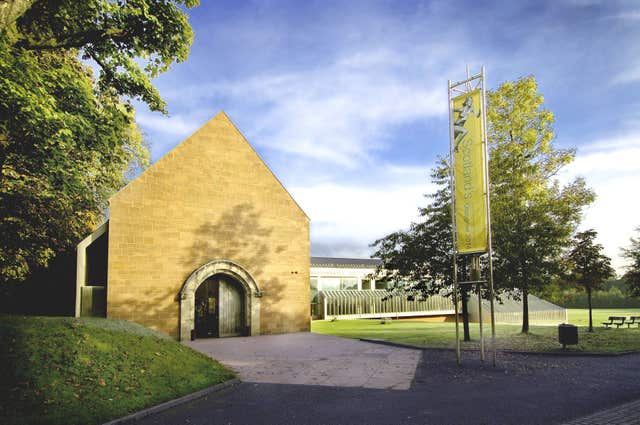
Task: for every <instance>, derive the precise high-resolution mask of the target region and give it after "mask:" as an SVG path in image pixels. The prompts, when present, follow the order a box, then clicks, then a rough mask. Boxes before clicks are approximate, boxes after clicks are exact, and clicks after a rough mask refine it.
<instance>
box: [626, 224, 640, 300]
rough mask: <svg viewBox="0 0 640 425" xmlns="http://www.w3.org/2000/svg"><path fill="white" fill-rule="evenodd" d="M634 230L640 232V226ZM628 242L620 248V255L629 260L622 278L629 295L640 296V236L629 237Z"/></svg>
mask: <svg viewBox="0 0 640 425" xmlns="http://www.w3.org/2000/svg"><path fill="white" fill-rule="evenodd" d="M636 232H638V233H640V227H638V228H636ZM630 242H631V245H630V246H629V247H628V248H622V255H623V256H624V257H625V258H626V259H627V260H629V265H627V268H626V270H627V271H626V272H625V274H624V276H623V279H624V280H625V282H626V284H627V291H628V293H629V295H631V296H632V297H640V237H638V238H631V239H630Z"/></svg>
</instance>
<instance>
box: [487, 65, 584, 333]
mask: <svg viewBox="0 0 640 425" xmlns="http://www.w3.org/2000/svg"><path fill="white" fill-rule="evenodd" d="M487 102H488V107H487V118H488V129H487V132H488V138H489V150H490V153H489V157H490V161H489V174H490V179H491V213H492V224H493V246H494V253H495V259H494V270H495V280H496V283H497V284H498V285H500V286H503V287H505V288H514V289H519V290H521V291H522V294H523V299H526V294H527V293H528V292H529V290H531V289H534V288H536V287H541V286H544V285H545V284H547V283H548V282H549V281H550V280H551V278H552V277H553V276H554V275H556V274H557V273H559V272H560V269H561V268H560V264H561V263H560V257H561V255H560V254H561V252H562V250H563V249H564V248H566V247H567V246H568V245H569V243H570V238H571V235H572V234H573V232H574V231H575V229H576V228H577V226H578V224H579V222H580V219H581V214H582V208H583V207H584V206H585V205H587V204H589V203H591V202H592V201H593V200H594V194H593V192H592V191H591V190H590V189H588V188H587V187H586V184H585V182H584V180H582V179H576V180H574V181H573V182H571V183H569V184H568V185H566V186H564V187H561V185H560V183H559V182H558V181H557V179H555V178H554V177H555V176H556V175H557V174H558V172H559V171H560V170H561V169H562V167H563V166H565V165H567V164H569V163H570V162H571V161H572V160H573V158H574V151H573V150H571V149H557V148H555V147H554V146H553V144H552V141H553V137H554V136H553V126H552V125H553V114H552V113H551V112H550V111H548V110H546V109H544V108H543V97H542V95H540V94H539V93H538V91H537V85H536V82H535V80H534V78H533V77H526V78H521V79H520V80H518V81H516V82H506V83H504V84H502V85H501V86H500V87H499V88H498V89H497V90H496V91H493V92H489V93H488V99H487ZM522 331H523V332H527V331H528V310H527V305H526V303H523V324H522Z"/></svg>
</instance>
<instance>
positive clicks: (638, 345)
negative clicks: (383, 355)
mask: <svg viewBox="0 0 640 425" xmlns="http://www.w3.org/2000/svg"><path fill="white" fill-rule="evenodd" d="M593 312H594V315H593V318H594V325H595V324H597V325H599V324H600V322H602V321H604V320H606V318H607V317H608V316H614V315H627V316H629V315H638V316H640V311H638V310H615V309H613V310H594V311H593ZM588 317H589V316H588V310H570V311H569V322H570V323H575V324H577V325H579V328H578V341H579V344H578V345H574V346H569V347H568V349H570V350H572V351H581V352H602V353H611V352H622V351H636V350H640V329H639V328H638V327H635V328H632V329H627V328H626V326H625V328H624V329H622V328H621V329H612V330H604V329H602V328H599V327H598V328H597V329H595V331H594V332H588V331H587V327H585V326H586V325H587V324H588V320H589V319H588ZM601 319H602V320H601ZM520 328H521V327H520V325H497V326H496V344H497V347H498V349H499V350H516V351H530V352H553V351H561V348H562V347H561V345H560V344H559V343H558V328H557V326H555V325H554V326H531V327H530V333H529V334H526V335H524V334H521V333H520ZM470 330H471V338H472V341H470V342H463V343H462V347H463V348H467V349H477V348H478V347H479V338H478V324H477V323H472V324H471V325H470ZM311 331H312V332H317V333H323V334H328V335H335V336H341V337H346V338H375V339H383V340H387V341H393V342H400V343H404V344H411V345H415V346H418V347H428V348H455V323H452V322H446V323H433V322H418V321H409V320H393V321H392V322H388V323H387V324H381V323H380V320H340V321H336V322H330V321H323V320H318V321H314V322H312V325H311ZM460 333H461V338H462V324H461V326H460ZM484 335H485V341H486V344H487V346H488V344H489V343H490V341H489V340H490V336H491V328H490V326H489V325H485V326H484Z"/></svg>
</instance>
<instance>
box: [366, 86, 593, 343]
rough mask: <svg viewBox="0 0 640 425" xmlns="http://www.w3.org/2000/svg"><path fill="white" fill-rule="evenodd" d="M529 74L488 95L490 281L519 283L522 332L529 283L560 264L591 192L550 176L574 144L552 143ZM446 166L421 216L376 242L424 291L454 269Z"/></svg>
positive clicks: (395, 268)
mask: <svg viewBox="0 0 640 425" xmlns="http://www.w3.org/2000/svg"><path fill="white" fill-rule="evenodd" d="M542 103H543V98H542V96H541V95H540V94H539V93H538V92H537V85H536V83H535V80H534V79H533V77H527V78H522V79H520V80H518V81H516V82H506V83H504V84H502V85H501V86H500V87H499V88H498V89H497V90H495V91H493V92H490V93H489V94H488V111H487V112H488V113H487V118H488V121H489V123H488V124H489V127H488V133H489V142H490V161H489V172H490V176H491V211H492V222H493V248H494V272H495V286H496V290H497V291H498V292H502V291H508V290H511V289H517V290H518V292H517V293H518V294H519V296H521V297H522V300H523V323H522V331H523V332H528V330H529V315H528V303H527V297H528V293H529V290H531V289H534V288H538V287H540V286H542V285H544V284H546V283H547V282H548V281H549V279H550V278H551V277H552V276H554V275H557V274H558V273H559V272H560V271H561V267H560V257H561V253H562V250H563V249H564V248H566V247H567V246H568V245H569V243H570V241H571V235H572V234H573V233H574V231H575V229H576V227H577V225H578V223H579V221H580V218H581V212H582V207H583V206H584V205H586V204H588V203H589V202H591V201H592V200H593V197H594V195H593V193H592V192H591V191H590V190H589V189H588V188H587V187H586V185H585V182H584V181H583V180H582V179H576V180H575V181H573V182H571V183H569V184H568V185H566V186H561V185H560V184H559V183H558V182H557V181H556V180H555V176H556V175H557V173H558V172H559V171H560V170H561V169H562V167H563V166H564V165H566V164H568V163H570V162H571V161H572V160H573V156H574V151H573V150H570V149H568V150H564V149H557V148H555V147H554V146H553V144H552V141H553V137H554V136H553V127H552V124H553V114H552V113H551V112H549V111H547V110H546V109H544V108H543V107H542ZM447 176H448V166H447V164H446V163H444V162H440V163H439V164H438V166H436V167H435V168H434V171H433V174H432V177H433V181H434V183H436V185H438V187H439V189H438V191H437V192H436V193H435V194H434V195H432V196H430V197H431V198H432V203H431V204H430V205H428V206H427V207H426V208H424V209H422V210H421V215H422V217H423V219H422V221H420V222H418V223H413V224H412V225H411V227H410V229H409V230H408V231H401V232H396V233H393V234H391V235H388V236H386V237H385V238H382V239H380V240H378V241H376V242H375V243H374V246H375V247H377V252H376V253H375V254H374V255H375V256H379V257H380V258H381V259H382V260H383V267H384V268H385V269H386V270H388V271H389V272H388V273H390V277H391V278H392V279H395V280H396V281H402V280H404V281H408V282H414V284H413V286H412V288H422V289H423V290H424V291H425V293H426V294H429V293H432V292H433V291H435V290H441V289H443V288H447V287H448V286H449V285H450V284H451V276H452V257H451V256H452V246H451V215H450V199H451V195H450V189H449V187H448V183H449V182H448V180H447Z"/></svg>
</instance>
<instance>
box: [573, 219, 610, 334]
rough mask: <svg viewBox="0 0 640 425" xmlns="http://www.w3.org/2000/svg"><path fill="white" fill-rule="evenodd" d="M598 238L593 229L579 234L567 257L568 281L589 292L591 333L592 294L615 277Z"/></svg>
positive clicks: (590, 326) (591, 329)
mask: <svg viewBox="0 0 640 425" xmlns="http://www.w3.org/2000/svg"><path fill="white" fill-rule="evenodd" d="M597 236H598V232H596V231H595V230H593V229H589V230H585V231H584V232H579V233H577V234H576V235H575V237H574V238H573V241H572V245H571V249H570V250H569V251H568V252H567V255H566V257H565V260H566V265H567V272H568V281H569V282H571V283H573V284H575V285H577V286H578V287H580V288H582V289H584V290H585V291H586V292H587V301H588V304H589V332H593V317H592V305H591V294H592V292H593V291H595V290H598V289H600V287H601V285H602V283H603V282H604V281H605V280H607V279H609V278H611V277H613V276H615V271H614V270H613V267H611V259H610V258H609V257H607V256H606V255H605V254H604V253H603V250H604V248H603V246H602V245H601V244H599V243H595V239H596V237H597Z"/></svg>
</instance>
